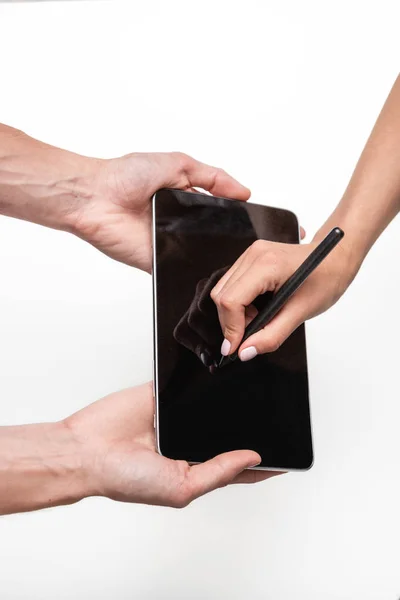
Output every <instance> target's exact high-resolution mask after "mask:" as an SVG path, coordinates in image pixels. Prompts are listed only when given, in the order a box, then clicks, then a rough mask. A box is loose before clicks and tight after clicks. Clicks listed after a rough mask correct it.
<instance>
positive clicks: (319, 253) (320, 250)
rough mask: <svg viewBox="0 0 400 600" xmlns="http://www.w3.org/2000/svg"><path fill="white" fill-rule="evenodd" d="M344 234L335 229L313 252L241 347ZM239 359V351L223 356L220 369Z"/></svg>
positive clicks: (261, 314) (247, 333) (256, 319)
mask: <svg viewBox="0 0 400 600" xmlns="http://www.w3.org/2000/svg"><path fill="white" fill-rule="evenodd" d="M343 236H344V232H343V231H342V230H341V229H340V228H339V227H335V228H334V229H332V231H330V232H329V233H328V235H327V236H326V238H324V239H323V240H322V242H321V243H320V244H319V245H318V246H317V247H316V248H315V250H313V251H312V252H311V254H310V255H309V256H308V257H307V258H306V260H305V261H304V262H303V263H302V264H301V265H300V267H299V268H298V269H297V270H296V271H295V272H294V273H293V275H292V276H291V277H289V279H288V280H287V281H285V283H284V284H283V285H282V287H281V288H280V289H279V290H278V291H277V292H276V294H275V295H274V296H273V297H272V299H271V301H270V302H269V303H268V305H267V306H266V307H265V308H264V309H263V310H262V311H260V312H259V313H258V315H257V316H256V317H254V319H253V320H252V321H251V322H250V323H249V324H248V325H247V327H246V329H245V331H244V335H243V338H242V341H241V342H240V344H239V347H240V346H241V345H242V344H243V342H244V341H245V340H247V339H248V338H249V337H250V336H251V335H253V333H256V332H257V331H259V330H260V329H262V328H263V327H265V326H266V325H268V323H269V322H270V321H271V320H272V319H273V318H274V317H275V315H276V314H277V313H278V312H279V311H280V310H281V308H283V306H284V305H285V304H286V302H287V301H288V300H289V298H290V297H291V296H292V295H293V294H294V293H295V292H296V291H297V290H298V289H299V287H300V286H301V285H303V283H304V282H305V281H306V279H307V277H308V276H309V275H311V273H312V272H313V271H314V269H316V268H317V267H318V265H319V264H320V263H321V262H322V261H323V260H324V258H325V257H326V256H328V254H329V253H330V252H331V251H332V250H333V248H334V247H335V246H336V244H338V243H339V242H340V240H341V239H342V237H343ZM237 357H238V353H237V351H236V352H234V353H233V354H230V355H229V356H221V359H220V362H219V365H218V366H219V367H223V366H225V365H227V364H229V363H231V362H233V361H234V360H236V358H237Z"/></svg>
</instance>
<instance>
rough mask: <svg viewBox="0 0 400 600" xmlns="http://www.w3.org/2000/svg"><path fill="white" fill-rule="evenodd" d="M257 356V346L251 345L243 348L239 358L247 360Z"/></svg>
mask: <svg viewBox="0 0 400 600" xmlns="http://www.w3.org/2000/svg"><path fill="white" fill-rule="evenodd" d="M255 356H257V348H255V346H249V347H248V348H245V349H244V350H242V351H241V353H240V354H239V358H240V360H241V361H243V362H246V360H251V359H252V358H254V357H255Z"/></svg>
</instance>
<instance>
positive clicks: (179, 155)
mask: <svg viewBox="0 0 400 600" xmlns="http://www.w3.org/2000/svg"><path fill="white" fill-rule="evenodd" d="M172 156H173V157H174V159H175V160H176V162H177V165H178V167H179V168H180V169H181V170H183V171H184V170H185V169H186V168H187V166H188V163H189V161H190V156H189V155H188V154H185V153H184V152H172Z"/></svg>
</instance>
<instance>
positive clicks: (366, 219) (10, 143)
mask: <svg viewBox="0 0 400 600" xmlns="http://www.w3.org/2000/svg"><path fill="white" fill-rule="evenodd" d="M162 187H172V188H181V189H186V190H191V189H192V188H193V187H199V188H202V189H205V190H208V191H210V192H211V193H212V194H214V195H217V196H218V195H219V196H225V197H231V198H236V199H239V200H243V201H246V200H247V199H248V198H249V196H250V192H249V190H248V189H247V188H246V187H244V186H242V185H241V184H239V183H238V182H237V181H235V180H234V179H233V178H232V177H230V176H229V175H228V174H227V173H225V172H224V171H222V170H220V169H217V168H215V167H211V166H208V165H205V164H203V163H200V162H198V161H196V160H194V159H192V158H191V157H189V156H187V155H184V154H180V153H157V154H131V155H127V156H124V157H121V158H116V159H110V160H103V159H95V158H88V157H83V156H80V155H78V154H73V153H71V152H67V151H64V150H61V149H58V148H54V147H52V146H48V145H46V144H43V143H42V142H39V141H37V140H34V139H32V138H30V137H28V136H27V135H25V134H24V133H22V132H20V131H18V130H15V129H13V128H10V127H7V126H1V125H0V214H3V215H6V216H10V217H15V218H20V219H25V220H29V221H32V222H35V223H39V224H41V225H45V226H48V227H53V228H56V229H60V230H64V231H68V232H71V233H73V234H75V235H77V236H79V237H80V238H82V239H84V240H86V241H87V242H89V243H91V244H93V245H94V246H96V247H97V248H98V249H100V250H101V251H102V252H104V253H105V254H107V255H108V256H110V257H112V258H115V259H116V260H120V261H123V262H126V263H127V264H130V265H132V266H134V267H137V268H140V269H143V270H145V271H150V270H151V232H150V225H151V212H150V198H151V196H152V195H153V194H154V192H155V191H156V190H157V189H160V188H162ZM399 209H400V81H399V80H397V81H396V83H395V85H394V87H393V90H392V92H391V94H390V95H389V98H388V100H387V102H386V104H385V106H384V108H383V110H382V113H381V115H380V117H379V119H378V121H377V123H376V126H375V128H374V130H373V132H372V134H371V137H370V139H369V140H368V143H367V145H366V148H365V149H364V152H363V154H362V156H361V158H360V161H359V163H358V165H357V167H356V170H355V172H354V175H353V177H352V179H351V181H350V184H349V186H348V188H347V190H346V191H345V194H344V196H343V198H342V200H341V202H340V203H339V205H338V207H337V208H336V209H335V211H334V213H333V214H332V215H331V216H330V217H329V218H328V220H327V221H326V223H325V224H324V225H323V226H322V227H321V229H320V230H319V231H318V233H317V234H316V236H315V237H314V239H313V241H312V242H311V243H310V244H304V245H293V246H292V245H290V246H285V245H282V244H276V243H269V242H258V243H256V244H255V245H253V246H252V247H250V248H249V249H248V250H247V251H246V253H245V254H244V255H243V256H242V257H241V258H240V259H239V260H238V261H237V263H236V264H235V265H233V267H232V268H231V269H230V271H228V273H227V274H226V275H225V276H224V277H223V278H222V279H221V280H220V281H219V282H218V283H217V285H216V286H215V288H214V290H213V291H212V297H213V299H214V301H215V302H216V305H217V308H218V312H219V316H220V321H221V326H222V329H223V331H224V334H225V338H226V340H227V342H226V344H225V350H226V349H227V345H228V346H229V347H228V351H229V352H233V351H234V350H235V349H236V348H237V346H238V344H239V342H240V339H241V335H242V333H243V329H244V323H245V312H246V307H247V306H249V305H251V302H252V300H254V298H255V297H256V296H257V295H258V294H260V293H262V292H263V291H266V290H272V291H274V290H276V289H278V288H279V286H280V285H281V284H282V283H283V282H284V281H285V280H286V279H287V277H288V276H289V275H290V274H291V273H292V272H293V271H294V270H295V269H296V268H297V266H299V264H300V263H301V262H302V261H303V260H304V258H305V257H306V256H307V255H308V254H309V253H310V252H311V250H312V249H313V248H314V247H315V245H316V244H317V243H318V241H319V240H321V239H322V238H323V237H324V235H325V234H326V233H327V232H328V231H329V230H330V229H331V228H332V227H333V226H340V227H342V228H343V229H344V230H345V232H346V236H345V238H344V240H343V241H342V242H341V244H340V245H339V246H338V247H337V248H336V249H335V250H334V252H332V254H331V255H330V256H329V258H328V259H327V260H326V261H325V262H324V263H323V264H322V265H321V266H320V267H319V268H318V269H317V270H316V271H315V273H314V274H313V275H312V276H311V277H310V278H309V280H308V281H307V283H306V284H305V285H304V286H303V287H302V288H301V289H300V290H299V291H298V292H297V293H296V294H295V295H294V296H293V297H292V299H291V300H290V301H289V303H288V304H287V306H286V307H285V308H284V309H283V310H282V311H281V312H280V313H279V314H278V315H277V316H276V317H275V319H274V320H273V321H272V322H271V323H270V325H268V327H266V328H265V330H263V331H261V332H259V333H257V334H255V335H254V336H252V338H249V339H248V340H247V341H246V342H245V343H244V344H243V345H242V347H241V348H240V351H241V352H242V351H244V350H246V349H247V350H248V349H249V348H253V349H255V351H256V353H262V352H270V351H273V350H275V349H276V348H278V347H279V345H280V344H281V343H282V342H283V341H284V340H285V339H286V338H287V337H288V335H290V333H291V332H292V331H293V330H294V329H295V328H296V327H297V326H298V325H299V324H300V323H302V322H303V321H304V320H306V319H309V318H311V317H312V316H315V315H317V314H319V313H321V312H323V311H325V310H327V309H328V308H329V307H330V306H331V305H332V304H334V303H335V302H336V300H338V298H339V297H340V296H341V295H342V294H343V293H344V291H345V290H346V289H347V287H348V285H349V284H350V283H351V281H352V280H353V278H354V277H355V275H356V273H357V271H358V269H359V268H360V265H361V264H362V262H363V260H364V258H365V256H366V255H367V253H368V251H369V249H370V248H371V246H372V245H373V243H374V241H375V240H376V239H377V237H378V236H379V235H380V233H381V232H382V231H383V230H384V229H385V227H386V226H387V225H388V224H389V223H390V221H391V220H392V219H393V218H394V216H395V215H396V214H397V213H398V211H399ZM253 356H254V352H253ZM241 358H242V359H246V356H243V355H242V356H241ZM249 358H250V355H249V353H248V356H247V359H249ZM153 410H154V407H153V398H152V391H151V386H150V385H149V384H145V385H143V386H139V387H137V388H133V389H128V390H124V391H121V392H117V393H116V394H111V395H110V396H107V397H106V398H103V399H102V400H99V401H98V402H95V403H94V404H92V405H90V406H88V407H86V408H84V409H82V410H81V411H79V412H78V413H76V414H74V415H72V416H70V417H68V418H67V419H65V420H63V421H61V422H58V423H43V424H37V425H21V426H15V427H0V514H8V513H13V512H21V511H29V510H35V509H39V508H44V507H49V506H56V505H61V504H70V503H73V502H77V501H79V500H80V499H82V498H85V497H88V496H94V495H100V496H106V497H109V498H112V499H115V500H120V501H127V502H140V503H146V504H158V505H164V506H174V507H183V506H186V505H187V504H188V503H189V502H191V501H192V500H193V499H195V498H197V497H199V496H201V495H203V494H205V493H207V492H210V491H212V490H214V489H216V488H220V487H222V486H225V485H227V484H230V483H254V482H256V481H261V480H264V479H267V478H269V477H271V476H272V475H276V473H268V472H259V471H251V470H248V469H249V468H250V467H252V466H255V465H256V464H258V463H259V461H260V456H259V455H258V454H257V453H255V452H253V451H250V450H245V449H243V450H237V451H235V452H229V453H226V454H223V455H220V456H218V457H216V458H214V459H212V460H210V461H208V462H206V463H204V464H202V465H195V466H190V465H189V464H188V463H186V462H185V461H173V460H169V459H167V458H164V457H162V456H160V455H159V454H158V453H157V452H156V448H155V436H154V428H153Z"/></svg>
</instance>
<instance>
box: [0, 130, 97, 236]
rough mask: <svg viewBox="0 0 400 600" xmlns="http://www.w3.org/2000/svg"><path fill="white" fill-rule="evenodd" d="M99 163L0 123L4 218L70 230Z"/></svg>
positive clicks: (0, 200)
mask: <svg viewBox="0 0 400 600" xmlns="http://www.w3.org/2000/svg"><path fill="white" fill-rule="evenodd" d="M100 162H101V161H98V160H96V159H93V158H87V157H84V156H80V155H78V154H74V153H72V152H68V151H66V150H61V149H59V148H55V147H53V146H49V145H47V144H44V143H42V142H39V141H38V140H35V139H33V138H31V137H29V136H27V135H25V134H24V133H22V132H21V131H18V130H17V129H13V128H11V127H7V126H6V125H1V124H0V214H2V215H7V216H10V217H16V218H19V219H24V220H27V221H32V222H34V223H39V224H41V225H46V226H48V227H53V228H55V229H63V230H67V231H68V230H71V229H72V220H71V218H70V217H71V215H73V214H74V213H75V212H76V210H77V209H78V208H79V205H80V203H82V201H87V200H90V198H91V196H92V195H93V189H92V185H91V184H92V181H93V177H94V175H95V173H96V170H97V168H98V164H99V163H100Z"/></svg>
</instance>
